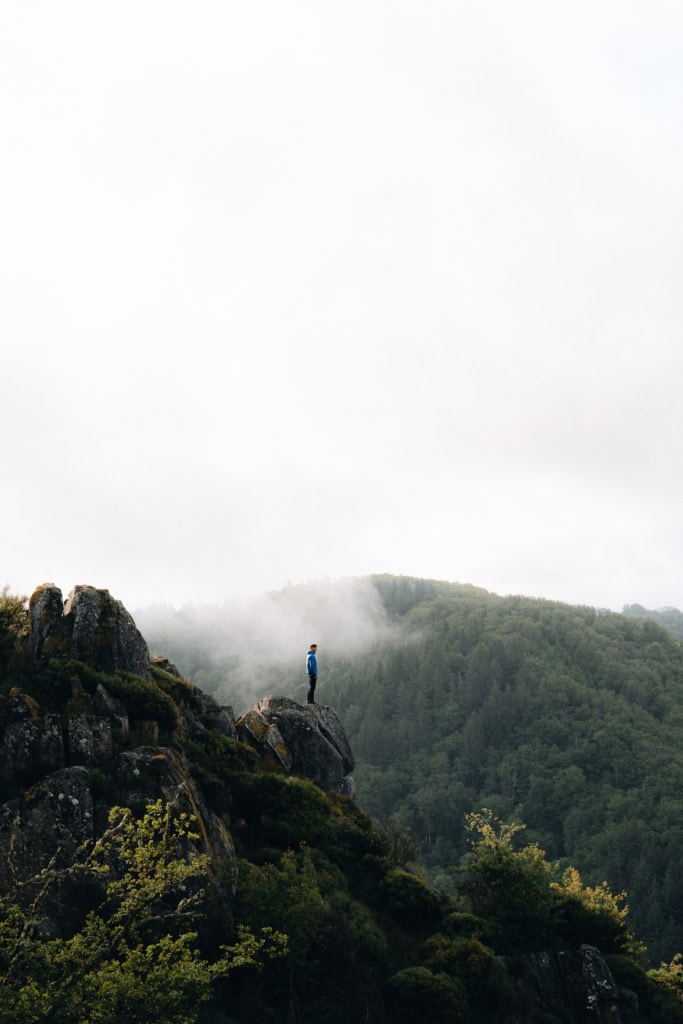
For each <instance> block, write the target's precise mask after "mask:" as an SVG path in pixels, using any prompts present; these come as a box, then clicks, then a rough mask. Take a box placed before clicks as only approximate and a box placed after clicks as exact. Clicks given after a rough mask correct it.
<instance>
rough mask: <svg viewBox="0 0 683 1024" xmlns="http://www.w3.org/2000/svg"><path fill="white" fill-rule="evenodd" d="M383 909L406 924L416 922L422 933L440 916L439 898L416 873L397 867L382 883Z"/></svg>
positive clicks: (415, 924) (416, 927) (417, 928)
mask: <svg viewBox="0 0 683 1024" xmlns="http://www.w3.org/2000/svg"><path fill="white" fill-rule="evenodd" d="M380 896H381V900H382V909H383V910H384V911H386V912H387V913H388V914H390V915H391V916H392V917H394V918H396V920H398V921H400V922H401V923H402V924H406V925H407V924H412V925H413V926H414V928H415V930H416V932H417V933H418V934H419V931H420V930H423V929H429V928H430V927H431V926H432V925H433V924H434V923H435V922H436V921H438V919H439V917H440V907H439V900H438V898H437V896H436V895H435V894H434V893H433V892H432V890H431V889H430V888H429V887H428V886H427V885H425V883H424V882H422V881H421V880H420V879H419V878H417V877H416V876H415V875H413V874H410V872H408V871H403V870H402V869H401V868H393V869H392V870H391V871H389V872H388V873H387V874H386V875H385V877H384V879H383V881H382V882H381V883H380Z"/></svg>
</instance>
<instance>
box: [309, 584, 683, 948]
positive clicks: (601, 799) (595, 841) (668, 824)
mask: <svg viewBox="0 0 683 1024" xmlns="http://www.w3.org/2000/svg"><path fill="white" fill-rule="evenodd" d="M375 585H376V586H377V588H378V590H379V591H380V593H381V595H382V597H383V599H384V600H385V602H386V604H387V608H388V611H389V613H390V615H391V616H392V618H393V619H394V620H395V622H396V624H397V626H400V630H401V632H400V634H399V638H398V639H392V640H388V641H387V642H385V643H383V644H381V645H379V646H378V647H377V649H376V650H374V651H373V652H372V655H371V656H370V657H368V656H367V655H365V656H364V657H363V658H362V659H357V660H355V661H352V662H351V664H350V665H349V664H347V662H346V661H345V662H344V663H343V664H342V663H340V664H339V668H338V669H337V666H336V664H335V663H334V662H332V663H331V664H329V666H328V667H327V670H326V688H327V689H326V692H327V693H328V694H329V697H328V699H329V701H330V703H331V704H333V705H335V706H336V707H337V708H339V709H340V711H341V713H342V720H343V722H344V726H345V729H346V732H347V735H348V737H349V740H350V743H351V746H352V748H353V750H354V754H355V756H356V762H357V768H356V772H355V777H356V782H357V793H358V799H359V800H360V802H361V804H362V806H363V807H364V808H365V809H366V810H367V811H368V813H369V814H371V815H372V817H373V818H375V819H377V820H381V819H383V818H387V817H390V818H391V819H392V820H393V821H395V822H397V823H398V824H399V825H401V826H403V827H405V828H407V829H408V830H409V831H410V833H411V835H412V836H413V837H414V839H415V843H416V847H417V855H418V857H419V859H420V860H421V861H422V863H424V864H425V865H427V866H428V867H429V869H430V870H431V871H432V873H433V876H434V877H435V878H436V877H437V875H438V887H439V889H440V891H446V889H445V886H444V882H445V879H444V877H443V874H442V872H443V869H444V868H447V867H448V866H449V865H452V864H457V863H458V862H459V861H460V859H461V857H462V855H463V852H464V851H465V849H466V847H467V836H466V833H465V831H464V829H463V824H462V823H463V821H464V815H465V814H467V813H471V812H473V811H476V810H477V809H478V808H479V807H481V806H482V805H485V806H488V807H490V808H491V809H492V811H494V812H495V814H496V815H498V816H499V817H500V818H509V817H515V818H516V819H517V820H523V821H526V822H527V825H528V830H529V834H530V838H531V839H532V840H534V841H536V842H538V843H539V846H540V847H542V848H543V849H544V850H547V851H548V854H549V856H550V858H551V859H554V860H559V861H561V862H562V863H563V864H567V863H571V864H575V865H576V866H577V867H578V868H579V870H580V871H581V874H582V876H584V877H585V878H586V879H587V880H588V884H589V885H591V886H592V885H596V884H600V882H601V881H602V880H603V879H607V881H608V884H609V886H610V888H611V889H612V890H613V891H621V890H627V891H628V892H629V902H630V906H631V920H632V922H633V927H634V930H635V931H636V932H637V933H638V934H639V935H642V936H643V938H644V940H645V942H646V944H647V946H648V949H649V950H650V952H651V955H652V957H653V959H655V960H656V961H658V960H659V959H660V958H662V957H665V956H669V957H670V956H672V955H673V953H675V952H676V951H677V949H682V948H683V872H682V871H681V868H680V865H681V864H683V824H682V823H683V648H682V647H681V643H680V641H679V640H678V639H676V638H675V637H674V636H672V635H671V633H670V632H666V631H665V630H664V629H662V628H660V627H659V626H658V625H656V624H655V623H654V622H651V621H638V620H637V619H635V618H630V617H625V616H623V615H616V614H612V613H608V612H601V611H597V610H595V609H592V608H584V607H573V606H569V605H563V604H560V603H558V602H552V601H541V600H534V599H530V598H522V597H505V598H501V597H497V596H496V595H494V594H488V593H486V592H485V591H481V590H477V589H476V588H473V587H470V588H468V587H463V586H460V585H456V584H453V585H451V584H446V583H438V582H434V581H422V580H413V581H411V580H410V579H406V578H398V579H397V578H395V577H389V578H386V577H382V578H379V579H377V580H375Z"/></svg>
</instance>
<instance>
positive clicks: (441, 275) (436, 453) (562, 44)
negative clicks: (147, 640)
mask: <svg viewBox="0 0 683 1024" xmlns="http://www.w3.org/2000/svg"><path fill="white" fill-rule="evenodd" d="M682 50H683V8H679V7H678V6H676V5H674V4H672V3H670V2H668V0H655V2H654V3H648V4H645V3H644V2H642V0H639V2H636V0H625V2H623V3H622V2H620V3H617V2H616V0H600V2H598V3H589V2H588V0H577V2H576V3H575V4H572V5H571V6H566V7H562V6H560V5H550V4H546V3H542V2H541V0H520V2H519V3H517V4H515V5H514V6H510V5H509V4H506V3H504V2H503V0H492V2H491V3H490V4H487V5H474V4H470V3H465V2H459V0H456V2H452V3H445V2H443V0H427V2H421V3H419V4H418V3H417V0H402V2H400V3H389V2H388V0H364V2H363V3H362V4H361V3H360V2H358V0H349V2H348V3H347V4H345V5H344V6H343V7H335V6H329V5H313V4H310V3H308V2H307V0H293V2H292V3H290V4H284V5H283V4H278V3H275V2H274V0H262V2H259V3H257V4H252V5H249V4H247V5H245V4H239V5H238V4H237V3H234V2H232V0H227V2H221V3H218V2H217V0H207V2H206V3H204V4H201V5H199V6H195V7H193V8H192V9H191V10H190V9H189V8H187V7H186V6H185V5H183V4H180V3H177V2H176V0H170V2H166V3H163V4H162V3H161V2H160V0H149V2H147V3H144V4H139V3H135V4H134V3H132V2H131V0H121V3H119V4H117V5H116V7H115V8H107V7H103V6H101V5H97V4H91V3H87V2H86V0H65V2H64V3H60V4H51V3H48V2H47V0H36V2H35V3H32V4H29V5H27V4H24V3H20V2H19V0H9V2H7V3H5V4H3V5H2V7H1V9H0V69H2V70H1V71H0V98H1V99H2V102H1V103H0V143H1V144H2V152H3V160H2V165H1V166H0V183H1V184H2V188H1V189H0V205H1V216H2V224H3V238H2V245H0V298H1V300H2V311H3V316H2V337H3V342H2V345H1V346H0V428H1V430H2V436H3V440H4V444H3V445H2V451H1V452H0V480H2V486H3V501H2V503H1V504H0V537H2V548H1V549H0V586H1V585H3V584H4V583H6V584H8V585H9V586H10V587H11V589H12V590H13V591H15V592H20V593H30V592H31V591H32V590H33V589H34V588H35V587H36V586H37V585H39V584H40V583H42V582H46V581H54V582H55V583H56V585H58V586H59V587H60V588H61V589H63V591H64V592H66V593H68V591H69V590H71V588H72V587H73V586H74V585H76V584H78V583H89V584H91V585H93V586H97V587H102V588H106V589H108V590H109V591H110V592H111V593H112V594H113V595H114V596H115V597H117V598H118V599H120V600H121V601H123V603H124V605H125V606H126V607H127V608H129V609H131V608H137V607H144V606H148V605H153V604H163V603H168V604H170V605H172V606H174V607H182V606H183V605H186V604H191V603H221V602H224V601H228V602H232V601H234V602H237V603H239V602H241V601H251V600H254V599H256V598H258V596H259V595H261V594H265V593H268V592H271V591H277V590H280V589H281V588H283V587H285V586H286V585H287V584H288V583H292V584H294V585H297V584H306V583H309V582H315V581H321V580H330V581H336V580H340V579H344V578H347V577H362V576H366V575H369V574H372V573H390V574H395V575H408V576H416V577H423V578H435V579H443V580H448V581H458V582H462V583H469V584H472V585H474V586H478V587H483V588H484V589H486V590H489V591H491V592H493V593H497V594H501V595H506V594H511V593H513V594H521V595H525V596H533V597H541V598H548V599H551V600H560V601H565V602H567V603H570V604H585V605H592V606H594V607H599V608H610V609H612V610H615V611H619V610H621V608H622V607H623V606H624V605H625V604H632V603H640V604H643V605H645V606H646V607H650V608H660V607H665V606H673V607H681V606H683V526H682V525H681V524H682V523H683V477H682V476H681V473H680V472H679V469H680V465H681V454H682V446H683V403H681V401H680V395H679V391H680V381H681V379H682V376H683V373H682V371H683V346H682V345H681V342H680V325H681V322H682V321H683V291H682V290H681V287H680V270H681V261H682V256H681V254H682V253H683V217H681V212H682V210H681V207H682V206H683V196H682V195H681V188H680V181H681V177H682V172H683V130H682V122H681V114H680V111H681V109H683V105H682V100H683V53H682V52H681V51H682Z"/></svg>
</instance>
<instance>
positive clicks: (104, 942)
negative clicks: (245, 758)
mask: <svg viewBox="0 0 683 1024" xmlns="http://www.w3.org/2000/svg"><path fill="white" fill-rule="evenodd" d="M192 825H193V822H192V819H191V818H190V817H189V816H187V815H185V814H174V813H173V812H172V810H171V808H170V807H169V806H167V805H164V804H163V803H162V802H161V801H157V802H156V803H155V804H152V805H151V806H150V807H148V808H147V811H146V813H145V814H144V816H143V817H142V818H141V819H140V820H135V819H134V818H133V816H132V814H131V812H130V811H129V810H128V809H122V808H114V809H113V810H112V811H111V813H110V819H109V828H108V829H107V831H106V832H105V834H104V835H103V836H102V837H101V838H100V839H99V840H98V841H97V842H96V843H95V844H94V845H92V846H91V847H90V848H87V849H84V850H83V851H82V856H81V857H80V858H79V860H78V862H77V863H75V864H74V865H72V866H71V867H70V868H68V869H66V871H64V872H55V871H54V870H53V869H52V868H50V867H48V868H47V869H45V870H44V871H43V872H41V874H40V875H39V876H38V877H37V878H35V879H32V880H31V883H30V885H29V886H21V887H20V886H18V887H17V889H16V890H15V891H14V892H13V893H11V894H10V895H8V896H6V897H4V898H3V899H2V900H0V1024H39V1022H45V1024H126V1022H130V1024H133V1022H134V1021H139V1020H144V1021H145V1022H147V1024H193V1022H194V1021H195V1020H196V1019H197V1013H198V1011H199V1007H200V1005H201V1004H202V1003H203V1002H205V1001H206V1000H207V999H208V998H209V997H210V995H211V992H212V984H213V982H214V981H215V980H216V979H217V978H219V977H223V976H224V975H225V974H226V973H227V972H229V971H230V970H232V969H233V968H235V967H237V966H240V965H243V964H258V963H259V962H260V961H261V960H263V959H264V958H266V957H269V956H278V955H281V954H282V953H283V952H284V951H285V945H286V944H285V939H284V937H283V936H282V935H279V934H277V933H275V932H272V931H271V930H270V929H268V928H263V929H262V930H261V934H260V935H259V936H257V935H255V934H254V933H252V932H249V931H247V930H246V929H245V930H241V931H240V932H239V933H238V936H237V941H236V942H235V943H234V944H233V945H232V946H229V947H228V946H223V947H221V949H220V950H219V951H218V955H217V957H216V959H215V960H213V961H209V960H207V959H205V958H204V957H203V956H202V955H200V953H199V951H198V949H197V946H196V939H197V931H196V928H197V925H198V923H199V921H200V919H201V917H202V915H203V907H204V898H205V894H204V888H203V886H204V884H205V883H206V881H207V872H208V860H207V858H206V856H204V855H202V854H199V853H197V852H196V851H194V850H193V849H192V846H191V844H192V841H193V840H195V839H196V838H197V835H196V834H195V833H194V832H193V831H192ZM66 874H68V875H70V876H71V879H72V880H78V879H81V880H83V881H84V882H85V881H89V882H90V883H92V881H93V880H94V879H99V880H100V881H101V883H102V885H103V892H104V895H103V898H102V900H101V902H100V904H99V905H98V906H97V908H96V909H95V910H93V911H91V912H90V913H88V914H87V916H86V917H85V920H84V922H83V924H82V927H81V928H80V930H78V931H77V932H76V933H75V934H73V935H71V936H70V937H67V938H43V937H42V936H41V934H40V932H39V930H38V928H37V925H36V922H37V918H38V915H39V914H40V908H41V905H42V903H43V902H44V901H45V900H46V899H47V898H48V896H49V894H50V893H52V892H53V891H54V890H55V889H56V888H57V887H58V885H59V883H60V881H63V880H64V876H65V875H66ZM27 889H30V891H32V892H37V895H36V896H35V897H34V898H33V900H32V901H31V902H30V904H29V905H28V906H26V904H25V902H24V900H23V899H22V896H23V892H24V891H26V890H27Z"/></svg>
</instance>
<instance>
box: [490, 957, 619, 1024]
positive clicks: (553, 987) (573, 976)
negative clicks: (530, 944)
mask: <svg viewBox="0 0 683 1024" xmlns="http://www.w3.org/2000/svg"><path fill="white" fill-rule="evenodd" d="M501 961H502V963H503V966H504V967H505V970H506V972H507V973H508V975H509V976H510V978H511V979H512V980H513V982H514V985H515V987H516V988H517V989H518V990H520V991H521V992H526V993H528V994H529V995H530V996H531V997H532V998H533V1000H534V1002H537V1003H538V1004H539V1005H540V1006H541V1008H542V1009H543V1010H544V1011H546V1012H549V1013H553V1012H556V1011H558V1010H561V1009H562V1008H563V1007H564V1008H566V1007H567V1006H571V1007H572V1010H573V1013H574V1017H573V1019H574V1020H576V1021H577V1022H580V1024H622V1016H621V1007H624V1006H627V1007H628V1008H629V1010H631V1011H632V1010H633V1000H634V999H636V997H635V995H634V993H632V992H630V991H629V992H627V991H623V990H620V989H619V988H618V986H617V984H616V982H615V980H614V976H613V975H612V972H611V970H610V968H609V966H608V964H607V962H606V960H605V958H604V957H603V955H602V953H601V952H600V950H599V949H596V948H595V947H594V946H581V947H580V948H579V949H578V950H577V951H566V950H565V951H560V952H558V953H557V954H552V953H545V952H544V953H527V954H525V955H524V956H519V957H514V958H511V957H501ZM636 1003H637V999H636ZM636 1011H637V1006H636Z"/></svg>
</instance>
